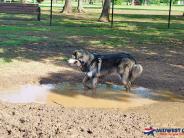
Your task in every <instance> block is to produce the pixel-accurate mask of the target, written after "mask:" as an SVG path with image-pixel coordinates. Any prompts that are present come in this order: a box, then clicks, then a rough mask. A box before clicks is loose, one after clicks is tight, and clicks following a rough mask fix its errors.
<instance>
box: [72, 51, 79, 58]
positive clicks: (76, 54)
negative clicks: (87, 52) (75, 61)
mask: <svg viewBox="0 0 184 138" xmlns="http://www.w3.org/2000/svg"><path fill="white" fill-rule="evenodd" d="M73 55H74V56H75V57H76V58H77V57H78V55H79V52H78V50H75V51H74V52H73Z"/></svg>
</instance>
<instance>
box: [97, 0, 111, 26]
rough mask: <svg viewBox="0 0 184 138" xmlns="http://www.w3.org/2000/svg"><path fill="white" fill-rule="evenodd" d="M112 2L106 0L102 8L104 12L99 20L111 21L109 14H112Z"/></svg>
mask: <svg viewBox="0 0 184 138" xmlns="http://www.w3.org/2000/svg"><path fill="white" fill-rule="evenodd" d="M110 4H111V0H105V2H104V5H103V9H102V13H101V15H100V18H99V21H100V22H109V21H110V19H109V14H110Z"/></svg>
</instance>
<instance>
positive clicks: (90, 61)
mask: <svg viewBox="0 0 184 138" xmlns="http://www.w3.org/2000/svg"><path fill="white" fill-rule="evenodd" d="M68 63H69V64H70V65H72V66H78V67H79V68H80V69H81V71H82V72H85V77H84V79H83V85H84V87H85V88H89V87H88V86H87V82H88V81H89V80H92V88H93V89H96V85H97V82H98V78H99V77H101V76H106V75H110V74H113V73H116V74H118V75H119V76H120V78H121V83H122V84H123V85H124V86H125V88H126V90H127V91H129V90H130V87H131V83H132V82H133V81H134V80H135V79H136V78H137V77H139V76H140V75H141V73H142V71H143V67H142V66H141V65H140V64H137V62H136V60H135V58H134V57H133V56H132V55H131V54H129V53H126V52H121V53H112V54H96V53H90V52H88V51H84V50H76V51H74V53H73V55H72V58H70V59H69V60H68Z"/></svg>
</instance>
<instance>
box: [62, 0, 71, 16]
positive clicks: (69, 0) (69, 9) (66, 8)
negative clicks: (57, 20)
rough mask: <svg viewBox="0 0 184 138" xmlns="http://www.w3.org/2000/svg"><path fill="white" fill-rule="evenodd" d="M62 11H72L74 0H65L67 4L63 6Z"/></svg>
mask: <svg viewBox="0 0 184 138" xmlns="http://www.w3.org/2000/svg"><path fill="white" fill-rule="evenodd" d="M61 12H62V13H72V1H71V0H65V5H64V7H63V10H62V11H61Z"/></svg>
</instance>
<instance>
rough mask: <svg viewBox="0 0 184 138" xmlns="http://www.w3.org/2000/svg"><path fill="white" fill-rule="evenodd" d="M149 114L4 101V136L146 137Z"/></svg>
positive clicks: (0, 115)
mask: <svg viewBox="0 0 184 138" xmlns="http://www.w3.org/2000/svg"><path fill="white" fill-rule="evenodd" d="M150 125H151V122H150V118H149V116H148V115H146V114H139V113H135V112H128V113H123V112H122V111H119V110H115V109H114V110H102V109H101V110H100V109H76V108H75V109H73V108H64V107H62V106H59V105H57V106H48V105H39V104H26V105H25V104H14V105H12V104H3V103H1V104H0V135H1V137H66V138H68V137H107V136H108V137H127V138H132V137H134V136H136V137H145V136H144V134H143V130H144V128H145V127H147V126H150Z"/></svg>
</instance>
